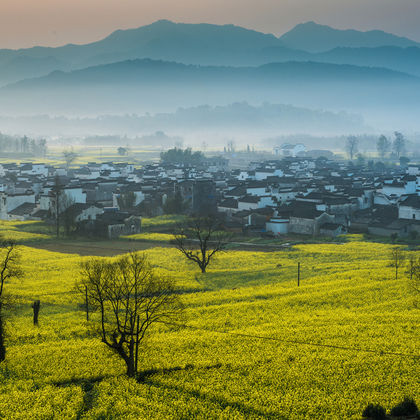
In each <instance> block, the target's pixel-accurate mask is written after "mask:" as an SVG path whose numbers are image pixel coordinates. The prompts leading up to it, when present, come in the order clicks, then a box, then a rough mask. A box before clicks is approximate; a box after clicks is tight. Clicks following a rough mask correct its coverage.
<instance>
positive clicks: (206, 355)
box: [0, 240, 420, 420]
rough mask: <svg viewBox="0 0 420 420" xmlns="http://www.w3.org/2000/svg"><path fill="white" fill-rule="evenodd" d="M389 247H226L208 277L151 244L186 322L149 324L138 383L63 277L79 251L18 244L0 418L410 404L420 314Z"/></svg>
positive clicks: (269, 413) (227, 413)
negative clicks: (96, 332) (174, 286)
mask: <svg viewBox="0 0 420 420" xmlns="http://www.w3.org/2000/svg"><path fill="white" fill-rule="evenodd" d="M390 249H391V246H389V245H383V244H376V243H368V242H361V241H357V240H354V241H351V242H348V243H345V244H325V245H298V246H296V247H294V248H289V249H285V250H282V251H279V252H266V253H264V252H248V251H229V252H226V253H224V254H220V256H219V258H218V259H217V260H215V261H214V263H213V264H211V265H210V266H209V271H208V273H207V274H205V275H202V274H200V273H199V270H197V268H196V267H195V266H194V265H192V263H189V262H187V261H186V260H185V259H183V257H182V256H181V254H180V253H179V252H178V251H177V250H176V249H173V248H153V249H150V250H148V251H147V252H146V253H147V254H148V256H149V259H150V262H151V263H152V265H153V266H154V267H155V269H156V270H157V271H158V272H159V273H160V274H162V275H164V276H171V277H173V278H175V279H176V281H177V283H178V285H179V287H180V288H181V289H182V290H183V291H184V293H183V294H182V299H183V302H184V304H185V306H186V313H185V319H184V320H182V324H186V325H187V326H188V327H181V328H175V327H173V328H167V327H163V326H160V327H155V328H154V329H153V330H152V333H151V334H150V335H149V336H148V338H147V340H146V341H145V342H144V344H143V347H142V348H141V359H140V361H141V366H142V370H143V371H144V372H145V373H144V378H145V379H144V382H142V383H137V382H136V381H134V380H132V379H128V378H126V377H125V375H124V372H125V367H124V365H123V363H122V362H121V361H120V359H119V358H118V357H117V356H115V355H113V354H112V353H111V352H110V351H109V350H108V349H106V348H105V346H104V345H103V344H102V343H100V341H99V340H98V339H96V338H95V337H94V336H93V335H92V332H91V328H89V326H88V325H87V323H86V321H85V315H84V313H83V312H82V311H81V310H80V309H79V304H81V303H82V299H81V298H79V297H78V296H77V295H76V294H75V293H74V282H75V280H76V278H77V277H78V275H79V268H78V263H79V261H81V260H83V259H86V258H87V257H80V256H78V255H69V254H60V253H53V252H49V251H43V250H37V249H34V248H30V247H21V251H20V252H21V255H22V266H23V269H24V271H25V276H24V278H22V279H20V280H11V281H10V282H9V283H8V284H6V288H7V291H8V292H9V293H11V294H13V295H15V296H16V297H17V300H18V304H17V305H18V306H17V307H16V310H15V311H14V313H10V316H9V319H8V324H7V330H8V338H7V360H6V361H5V362H4V363H2V364H0V379H1V380H0V391H1V395H2V398H1V399H0V418H8V419H27V418H34V419H46V418H60V419H61V418H66V419H99V418H106V419H110V418H127V419H143V418H144V419H179V418H184V419H186V418H194V419H195V418H198V419H209V418H220V419H241V418H244V419H245V418H252V419H256V418H261V419H262V418H273V419H340V420H341V419H360V418H361V412H362V410H363V408H364V407H365V406H366V405H367V404H368V403H371V402H372V403H375V404H381V405H383V406H384V407H386V408H387V409H389V408H391V407H392V406H393V405H395V404H396V403H398V402H400V401H401V400H402V399H403V398H404V396H410V397H414V398H417V403H419V401H418V398H419V395H420V384H419V381H418V378H419V373H420V371H419V358H418V357H419V353H420V352H419V348H420V339H419V337H420V334H419V331H418V326H419V325H420V312H419V309H418V308H416V306H415V296H414V295H413V293H412V292H411V291H410V289H409V287H408V281H407V278H406V275H405V274H404V270H401V276H400V278H399V279H398V281H396V280H395V277H394V271H393V269H392V267H389V260H388V254H389V252H390ZM298 262H300V263H301V285H300V287H297V281H296V277H297V263H298ZM35 299H40V300H41V312H40V319H39V321H40V325H39V326H38V327H34V326H33V325H32V310H31V308H30V304H31V302H32V301H33V300H35ZM416 357H417V358H416Z"/></svg>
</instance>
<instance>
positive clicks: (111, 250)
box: [28, 240, 171, 257]
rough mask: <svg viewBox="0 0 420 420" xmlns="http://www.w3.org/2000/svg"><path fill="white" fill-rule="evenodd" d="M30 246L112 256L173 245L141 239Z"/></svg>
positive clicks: (62, 242)
mask: <svg viewBox="0 0 420 420" xmlns="http://www.w3.org/2000/svg"><path fill="white" fill-rule="evenodd" d="M28 246H30V247H32V248H37V249H45V250H47V251H53V252H61V253H63V254H79V255H82V256H89V255H92V256H98V257H112V256H114V255H119V254H126V253H127V252H130V251H144V250H145V249H150V248H156V247H165V248H167V247H171V245H170V244H166V243H164V242H140V241H130V242H129V241H65V240H62V241H60V240H59V241H54V242H50V241H48V242H39V243H33V242H31V243H30V244H28Z"/></svg>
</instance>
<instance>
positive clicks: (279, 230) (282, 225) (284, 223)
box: [265, 217, 289, 235]
mask: <svg viewBox="0 0 420 420" xmlns="http://www.w3.org/2000/svg"><path fill="white" fill-rule="evenodd" d="M265 230H266V231H267V232H272V233H274V234H275V235H285V234H287V233H288V231H289V219H285V218H282V217H272V218H271V219H270V220H269V221H268V222H266V224H265Z"/></svg>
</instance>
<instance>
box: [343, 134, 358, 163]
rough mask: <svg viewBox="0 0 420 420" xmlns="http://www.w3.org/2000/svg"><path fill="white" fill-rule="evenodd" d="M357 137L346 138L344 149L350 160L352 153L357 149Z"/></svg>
mask: <svg viewBox="0 0 420 420" xmlns="http://www.w3.org/2000/svg"><path fill="white" fill-rule="evenodd" d="M358 146H359V139H358V138H357V137H356V136H349V137H347V139H346V151H347V153H348V155H349V157H350V160H353V157H354V155H355V154H356V153H357V151H358Z"/></svg>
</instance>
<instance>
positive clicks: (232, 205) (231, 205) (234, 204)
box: [218, 198, 238, 209]
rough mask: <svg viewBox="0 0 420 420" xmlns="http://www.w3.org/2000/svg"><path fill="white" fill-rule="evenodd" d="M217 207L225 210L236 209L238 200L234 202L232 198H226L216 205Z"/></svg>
mask: <svg viewBox="0 0 420 420" xmlns="http://www.w3.org/2000/svg"><path fill="white" fill-rule="evenodd" d="M218 207H224V208H227V209H237V208H238V200H235V199H234V198H226V199H225V200H223V201H222V202H221V203H220V204H219V205H218Z"/></svg>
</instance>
